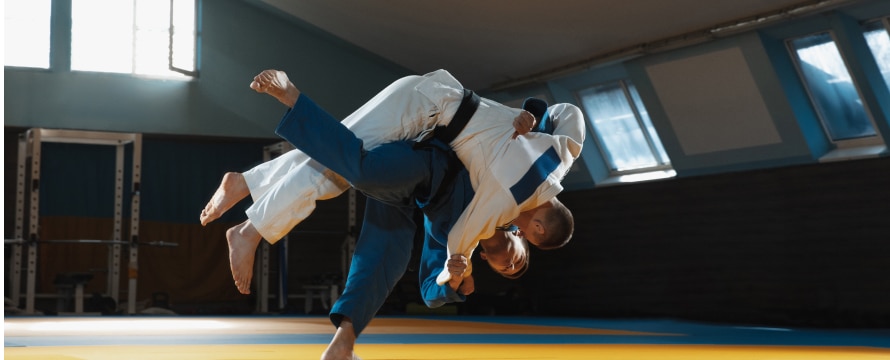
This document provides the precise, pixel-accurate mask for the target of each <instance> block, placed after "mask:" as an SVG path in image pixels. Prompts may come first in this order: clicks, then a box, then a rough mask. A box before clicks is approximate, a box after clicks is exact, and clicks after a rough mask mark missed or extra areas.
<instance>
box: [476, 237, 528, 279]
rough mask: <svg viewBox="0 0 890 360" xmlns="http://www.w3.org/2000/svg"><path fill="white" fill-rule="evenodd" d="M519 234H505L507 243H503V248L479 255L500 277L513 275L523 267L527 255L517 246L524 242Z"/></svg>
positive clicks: (488, 250)
mask: <svg viewBox="0 0 890 360" xmlns="http://www.w3.org/2000/svg"><path fill="white" fill-rule="evenodd" d="M519 234H520V232H519V231H513V232H507V233H505V234H504V236H505V237H506V238H507V240H509V241H506V242H504V244H503V246H498V247H496V248H489V249H487V250H486V251H485V252H482V253H481V256H482V258H483V259H484V260H485V261H487V262H488V265H489V266H491V268H492V269H494V271H496V272H498V273H499V274H501V275H504V276H508V277H509V276H512V275H515V274H516V273H518V272H519V271H520V270H522V268H523V267H524V266H525V262H526V260H527V259H528V257H527V256H528V254H527V253H526V248H525V247H523V246H521V245H519V244H521V242H522V241H524V240H522V238H521V237H520V235H519Z"/></svg>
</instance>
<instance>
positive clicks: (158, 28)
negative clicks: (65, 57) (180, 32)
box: [71, 0, 195, 78]
mask: <svg viewBox="0 0 890 360" xmlns="http://www.w3.org/2000/svg"><path fill="white" fill-rule="evenodd" d="M182 2H184V3H189V4H191V8H188V9H186V10H185V11H186V12H187V13H188V14H190V18H189V19H190V20H191V21H190V22H189V23H188V24H183V25H181V26H182V27H184V28H185V29H186V30H185V31H186V32H187V33H188V34H191V36H192V37H193V36H194V34H195V31H194V28H195V18H194V14H195V9H194V4H195V3H194V0H185V1H182ZM177 3H179V2H177ZM178 6H180V7H182V8H185V6H184V5H178ZM71 7H72V14H71V15H72V16H71V17H72V19H71V23H72V26H71V69H72V70H82V71H97V72H115V73H131V74H138V75H150V76H162V77H176V78H186V76H185V75H183V74H180V73H177V72H174V71H171V70H170V20H171V19H170V1H169V0H72V2H71ZM176 16H178V15H177V14H174V17H176ZM190 41H191V44H192V46H191V47H190V48H188V49H186V51H187V52H188V54H186V55H184V56H186V57H189V58H191V59H194V56H195V54H194V52H195V47H194V43H195V39H194V38H192V39H191V40H190ZM182 42H186V41H182ZM174 51H176V49H174ZM192 63H194V61H192ZM191 67H194V66H191Z"/></svg>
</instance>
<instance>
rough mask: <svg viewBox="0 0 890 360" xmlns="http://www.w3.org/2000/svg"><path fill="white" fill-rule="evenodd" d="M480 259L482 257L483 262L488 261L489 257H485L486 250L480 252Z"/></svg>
mask: <svg viewBox="0 0 890 360" xmlns="http://www.w3.org/2000/svg"><path fill="white" fill-rule="evenodd" d="M479 257H481V258H482V260H485V261H488V256H487V255H485V250H482V251H479Z"/></svg>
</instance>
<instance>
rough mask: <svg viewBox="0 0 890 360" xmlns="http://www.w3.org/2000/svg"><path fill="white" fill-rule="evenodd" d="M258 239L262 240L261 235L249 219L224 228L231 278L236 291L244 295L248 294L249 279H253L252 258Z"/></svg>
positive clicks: (258, 242)
mask: <svg viewBox="0 0 890 360" xmlns="http://www.w3.org/2000/svg"><path fill="white" fill-rule="evenodd" d="M260 240H262V235H260V233H259V232H258V231H257V229H256V228H255V227H254V226H253V224H251V223H250V220H247V221H244V222H243V223H241V224H238V225H235V226H234V227H232V228H230V229H229V230H226V241H227V242H228V243H229V266H230V267H231V269H232V279H233V280H235V286H236V287H237V288H238V292H240V293H242V294H245V295H247V294H250V281H251V280H252V279H253V260H254V256H255V254H256V248H257V246H258V245H259V244H260Z"/></svg>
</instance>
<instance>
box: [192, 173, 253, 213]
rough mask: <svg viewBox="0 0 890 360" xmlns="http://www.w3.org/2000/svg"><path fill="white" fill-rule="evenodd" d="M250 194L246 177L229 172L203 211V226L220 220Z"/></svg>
mask: <svg viewBox="0 0 890 360" xmlns="http://www.w3.org/2000/svg"><path fill="white" fill-rule="evenodd" d="M248 194H250V189H249V188H248V187H247V182H246V181H245V180H244V175H241V173H236V172H229V173H226V174H225V175H223V178H222V182H221V183H220V184H219V187H218V188H216V192H215V193H213V196H212V197H210V201H208V202H207V205H205V206H204V210H201V217H200V219H201V226H204V225H207V224H209V223H210V222H211V221H213V220H216V219H219V217H220V216H222V215H223V214H225V213H226V211H229V209H231V208H232V206H235V204H237V203H238V202H239V201H241V199H244V198H245V197H247V195H248Z"/></svg>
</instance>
